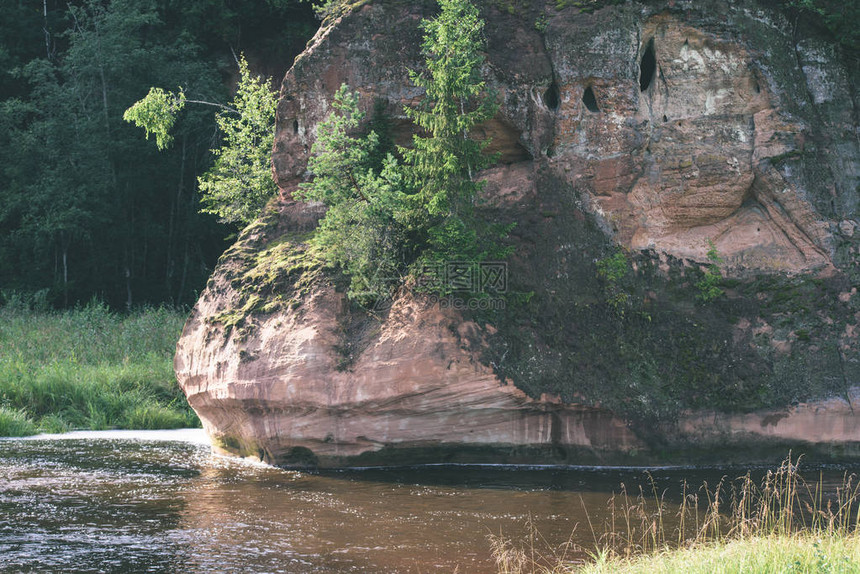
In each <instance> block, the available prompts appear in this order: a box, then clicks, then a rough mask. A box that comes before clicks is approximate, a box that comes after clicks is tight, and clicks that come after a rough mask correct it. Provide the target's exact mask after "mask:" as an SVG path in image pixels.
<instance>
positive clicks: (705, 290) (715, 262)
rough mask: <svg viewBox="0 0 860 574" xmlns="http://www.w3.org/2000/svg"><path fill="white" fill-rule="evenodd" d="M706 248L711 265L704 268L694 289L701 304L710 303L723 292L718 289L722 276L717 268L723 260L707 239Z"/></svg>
mask: <svg viewBox="0 0 860 574" xmlns="http://www.w3.org/2000/svg"><path fill="white" fill-rule="evenodd" d="M708 247H709V249H708V261H710V262H711V263H710V264H709V265H708V266H707V267H706V268H705V271H704V272H703V274H702V278H701V279H700V280H699V281H697V282H696V288H697V289H698V290H699V294H698V295H697V297H698V299H699V300H700V301H702V302H703V303H710V302H711V301H713V300H714V299H716V298H717V297H720V296H721V295H722V294H723V290H722V289H721V288H720V283H722V281H723V274H722V273H721V272H720V267H719V264H720V263H722V262H723V258H722V257H720V254H719V253H717V248H716V246H715V245H714V243H713V241H711V240H710V239H708Z"/></svg>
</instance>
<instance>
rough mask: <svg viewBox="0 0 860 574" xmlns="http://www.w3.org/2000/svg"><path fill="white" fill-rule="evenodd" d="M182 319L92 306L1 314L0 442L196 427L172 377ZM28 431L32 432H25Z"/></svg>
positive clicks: (14, 308)
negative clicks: (40, 434) (77, 432)
mask: <svg viewBox="0 0 860 574" xmlns="http://www.w3.org/2000/svg"><path fill="white" fill-rule="evenodd" d="M184 320H185V317H184V314H182V313H179V312H177V311H173V310H169V309H164V308H151V309H143V310H139V311H135V312H133V313H130V314H128V315H120V314H117V313H113V312H111V311H110V310H109V309H108V308H107V307H106V306H105V305H103V304H100V303H98V302H91V303H90V304H89V305H87V306H85V307H80V308H77V309H73V310H68V311H62V312H47V311H33V310H31V309H29V308H28V307H27V306H26V305H6V306H4V307H1V308H0V409H2V410H0V436H13V435H23V434H32V433H31V432H29V431H27V430H26V429H27V427H26V424H24V426H21V425H20V424H19V425H17V426H16V425H12V424H11V423H10V424H4V423H3V421H4V420H12V419H13V418H14V417H13V415H12V414H10V413H17V415H15V416H18V417H19V418H21V417H23V420H29V421H30V424H31V426H35V427H36V428H38V429H39V430H43V431H47V432H61V431H64V430H69V429H72V428H86V429H94V430H99V429H107V428H126V429H132V428H138V429H140V428H147V429H152V428H179V427H184V426H198V425H199V422H198V420H197V417H196V416H195V415H194V413H193V411H192V410H191V409H190V408H189V407H188V404H187V402H186V401H185V397H184V395H183V394H182V391H181V390H180V389H179V386H178V385H177V383H176V379H175V376H174V374H173V354H174V350H175V347H176V341H177V339H178V338H179V334H180V332H181V330H182V324H183V322H184ZM31 430H32V429H31Z"/></svg>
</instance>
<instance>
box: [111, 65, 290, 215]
mask: <svg viewBox="0 0 860 574" xmlns="http://www.w3.org/2000/svg"><path fill="white" fill-rule="evenodd" d="M237 64H238V66H239V82H238V84H237V86H236V95H235V97H234V98H233V101H232V102H231V104H230V105H229V106H225V105H221V104H215V103H212V102H205V101H200V100H188V99H187V98H186V97H185V91H184V90H183V89H182V88H179V92H178V93H176V94H174V93H172V92H165V91H164V90H162V89H161V88H150V90H149V93H148V94H147V95H146V97H144V98H143V99H142V100H140V101H138V102H136V103H135V104H134V105H132V106H131V107H130V108H128V109H127V110H126V111H125V113H124V114H123V119H124V120H125V121H127V122H132V123H134V124H135V125H137V126H138V127H142V128H143V129H144V130H145V131H146V137H147V139H149V136H150V135H154V136H155V143H156V145H157V147H158V149H161V150H163V149H165V148H166V147H167V146H168V145H169V144H170V142H172V141H173V136H172V135H171V134H170V130H171V129H172V128H173V125H174V124H175V123H176V116H177V114H178V113H179V112H181V111H182V108H183V107H185V103H186V102H190V103H197V104H204V105H209V106H216V107H219V108H221V111H220V112H218V114H217V115H216V122H217V123H218V128H219V129H220V130H221V133H222V134H223V141H222V144H221V146H220V147H218V148H214V149H212V150H211V151H212V154H213V155H214V156H215V165H213V166H212V168H211V169H210V170H209V171H207V172H206V173H204V174H203V175H202V176H200V177H199V178H198V184H199V188H200V192H201V194H202V197H201V201H202V203H203V204H204V205H205V207H204V208H203V209H201V211H202V212H203V213H211V214H213V215H217V216H218V217H219V218H220V221H221V222H223V223H237V224H241V225H247V224H249V223H251V222H252V221H254V220H255V219H256V218H257V217H258V216H259V215H260V211H261V210H262V209H263V206H265V205H266V202H267V201H268V200H269V198H271V197H272V196H273V195H274V194H275V191H276V189H277V188H276V186H275V182H274V180H273V179H272V169H271V150H272V144H273V143H274V137H275V108H277V106H278V100H277V92H275V91H274V90H272V89H271V88H270V87H269V85H270V84H271V82H272V80H271V78H266V79H264V78H262V77H260V76H252V75H251V71H250V69H249V68H248V62H247V60H245V56H244V55H243V56H241V57H240V58H239V59H238V60H237Z"/></svg>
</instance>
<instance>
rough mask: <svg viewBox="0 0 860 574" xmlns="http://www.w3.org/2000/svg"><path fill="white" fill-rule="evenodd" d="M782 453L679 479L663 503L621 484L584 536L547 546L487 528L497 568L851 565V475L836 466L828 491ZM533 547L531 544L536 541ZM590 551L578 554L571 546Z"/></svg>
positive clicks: (856, 506)
mask: <svg viewBox="0 0 860 574" xmlns="http://www.w3.org/2000/svg"><path fill="white" fill-rule="evenodd" d="M798 462H799V461H792V459H791V456H790V455H789V457H788V458H786V460H785V461H783V463H782V464H781V465H780V467H779V468H778V469H776V470H772V471H768V472H767V474H766V475H765V476H764V477H763V478H762V480H761V481H760V482H756V481H754V480H753V479H752V478H751V477H750V475H749V474H747V475H746V476H743V477H740V478H737V479H734V480H727V479H723V480H721V481H720V482H719V483H718V484H716V485H715V486H713V487H709V486H708V485H707V484H704V485H702V486H701V487H700V488H699V489H697V490H695V491H691V490H690V489H689V488H688V487H687V486H686V485H684V486H683V488H682V496H681V501H680V504H677V505H674V508H673V509H672V510H669V505H668V504H667V501H666V495H665V493H658V491H657V489H656V486H655V484H654V482H653V481H651V489H650V491H646V490H645V489H643V488H640V489H639V491H638V493H636V494H635V495H630V494H629V493H628V492H627V491H626V489H624V488H623V485H622V488H621V492H620V494H618V495H616V496H613V497H612V498H611V499H610V502H609V510H610V512H609V513H608V515H607V516H608V518H606V519H605V521H604V522H603V523H602V524H597V525H595V524H592V523H591V520H590V519H589V520H588V525H587V526H588V528H589V529H590V531H591V536H592V540H593V545H592V546H591V548H582V547H578V546H576V545H574V544H572V543H568V544H566V545H563V546H562V547H560V548H551V547H549V546H548V545H546V544H535V541H536V540H537V541H538V542H540V539H539V534H538V533H537V532H535V531H534V529H533V528H532V529H531V530H530V536H529V540H528V542H527V543H525V544H520V545H514V544H513V543H512V542H511V541H510V540H509V539H506V538H504V537H502V536H492V537H491V540H490V542H491V545H492V549H493V555H494V557H495V559H496V563H497V566H498V571H499V572H500V573H502V574H527V573H540V574H561V573H572V572H577V573H581V574H605V573H616V572H617V573H625V572H630V573H633V572H643V573H644V572H666V573H676V572H677V573H682V572H683V573H687V572H703V573H704V572H857V573H860V530H858V526H860V485H858V483H857V479H856V477H855V476H853V475H851V476H848V475H846V476H844V477H843V482H842V484H841V486H839V487H838V488H836V490H835V493H828V494H826V493H825V488H824V483H823V481H822V480H818V481H817V482H807V481H805V480H804V479H803V478H802V476H801V475H800V474H799V472H798ZM536 548H540V549H541V550H540V551H538V550H536ZM583 553H584V554H586V555H588V556H589V557H590V560H588V561H586V563H584V564H583V563H582V560H581V559H580V560H578V563H577V561H575V560H573V559H572V557H573V556H580V557H581V556H582V555H583Z"/></svg>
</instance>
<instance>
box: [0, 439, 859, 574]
mask: <svg viewBox="0 0 860 574" xmlns="http://www.w3.org/2000/svg"><path fill="white" fill-rule="evenodd" d="M153 436H158V435H152V434H146V433H144V434H141V435H124V436H113V435H110V436H109V437H108V438H107V439H102V438H101V435H98V434H95V435H93V434H90V435H87V436H85V437H74V436H72V438H69V437H65V438H63V439H60V438H57V437H54V438H50V439H41V440H0V570H3V571H6V572H18V571H28V570H37V571H63V572H199V573H209V572H290V573H328V572H331V573H335V572H336V573H341V572H380V573H383V572H384V573H395V572H404V573H405V572H416V573H417V572H421V573H428V572H453V571H455V569H458V571H459V572H461V573H466V572H468V573H479V574H480V573H482V572H493V571H494V569H493V563H492V559H491V556H490V546H489V543H488V541H487V535H488V534H490V533H495V534H498V533H500V532H503V533H505V534H506V535H508V536H514V537H516V536H521V537H522V536H525V535H527V532H526V530H525V524H526V523H527V522H528V521H531V522H532V523H533V524H534V526H535V527H536V528H537V529H538V530H539V531H540V533H541V535H542V537H543V539H545V543H546V544H548V545H550V546H553V545H559V544H562V543H563V542H565V541H567V540H568V539H569V538H570V537H571V533H572V532H573V540H574V541H575V542H577V543H579V544H583V545H586V546H588V545H589V544H591V543H592V542H593V534H592V532H591V531H590V529H589V528H588V522H589V521H588V520H587V519H586V517H585V509H587V511H588V514H589V517H590V519H591V523H592V524H595V525H600V524H603V522H604V521H608V520H609V510H608V507H607V501H608V499H609V496H610V493H611V492H612V491H617V490H618V489H619V487H620V484H621V483H624V484H625V486H626V487H627V488H628V490H629V491H632V492H637V491H638V488H639V487H640V486H642V487H643V488H645V489H646V490H648V491H650V489H651V488H652V487H651V482H650V478H649V475H648V474H646V473H644V472H643V471H641V470H638V469H627V470H624V469H550V468H531V469H522V468H520V469H513V468H508V467H468V468H466V467H444V466H435V467H434V466H431V467H421V468H397V469H365V470H352V471H344V472H329V473H321V474H313V473H299V472H291V471H284V470H279V469H275V468H271V467H267V466H263V465H256V464H253V463H248V462H243V461H239V460H234V459H227V458H223V457H212V456H211V455H210V454H209V449H208V446H207V445H206V444H204V443H203V442H202V441H200V440H198V439H199V435H190V436H181V435H179V436H167V437H165V436H163V435H162V436H161V437H160V438H169V440H167V441H163V440H159V441H142V440H139V439H140V438H141V437H149V438H152V437H153ZM194 437H197V439H195V438H194ZM744 472H745V469H663V470H660V471H658V472H654V473H653V480H654V487H653V488H654V489H655V490H656V491H657V492H659V493H660V494H661V495H662V493H663V492H665V493H666V499H667V500H668V501H669V503H668V506H669V509H668V510H669V512H670V513H671V512H672V510H673V506H674V504H675V502H677V501H678V500H679V498H678V497H679V496H680V492H681V489H680V486H679V485H680V484H681V483H682V481H684V480H687V481H688V482H689V483H691V484H696V485H698V484H701V482H702V481H703V480H707V481H709V482H711V484H714V483H715V482H716V481H718V480H719V478H720V477H721V476H723V475H724V474H725V475H727V476H729V477H734V476H740V475H742V474H744ZM755 472H758V473H762V472H764V469H759V470H756V471H755ZM841 476H842V471H841V470H833V471H828V474H827V477H828V480H830V481H831V482H833V483H834V484H835V483H836V482H841ZM816 478H817V476H816ZM577 524H579V526H578V527H577Z"/></svg>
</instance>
